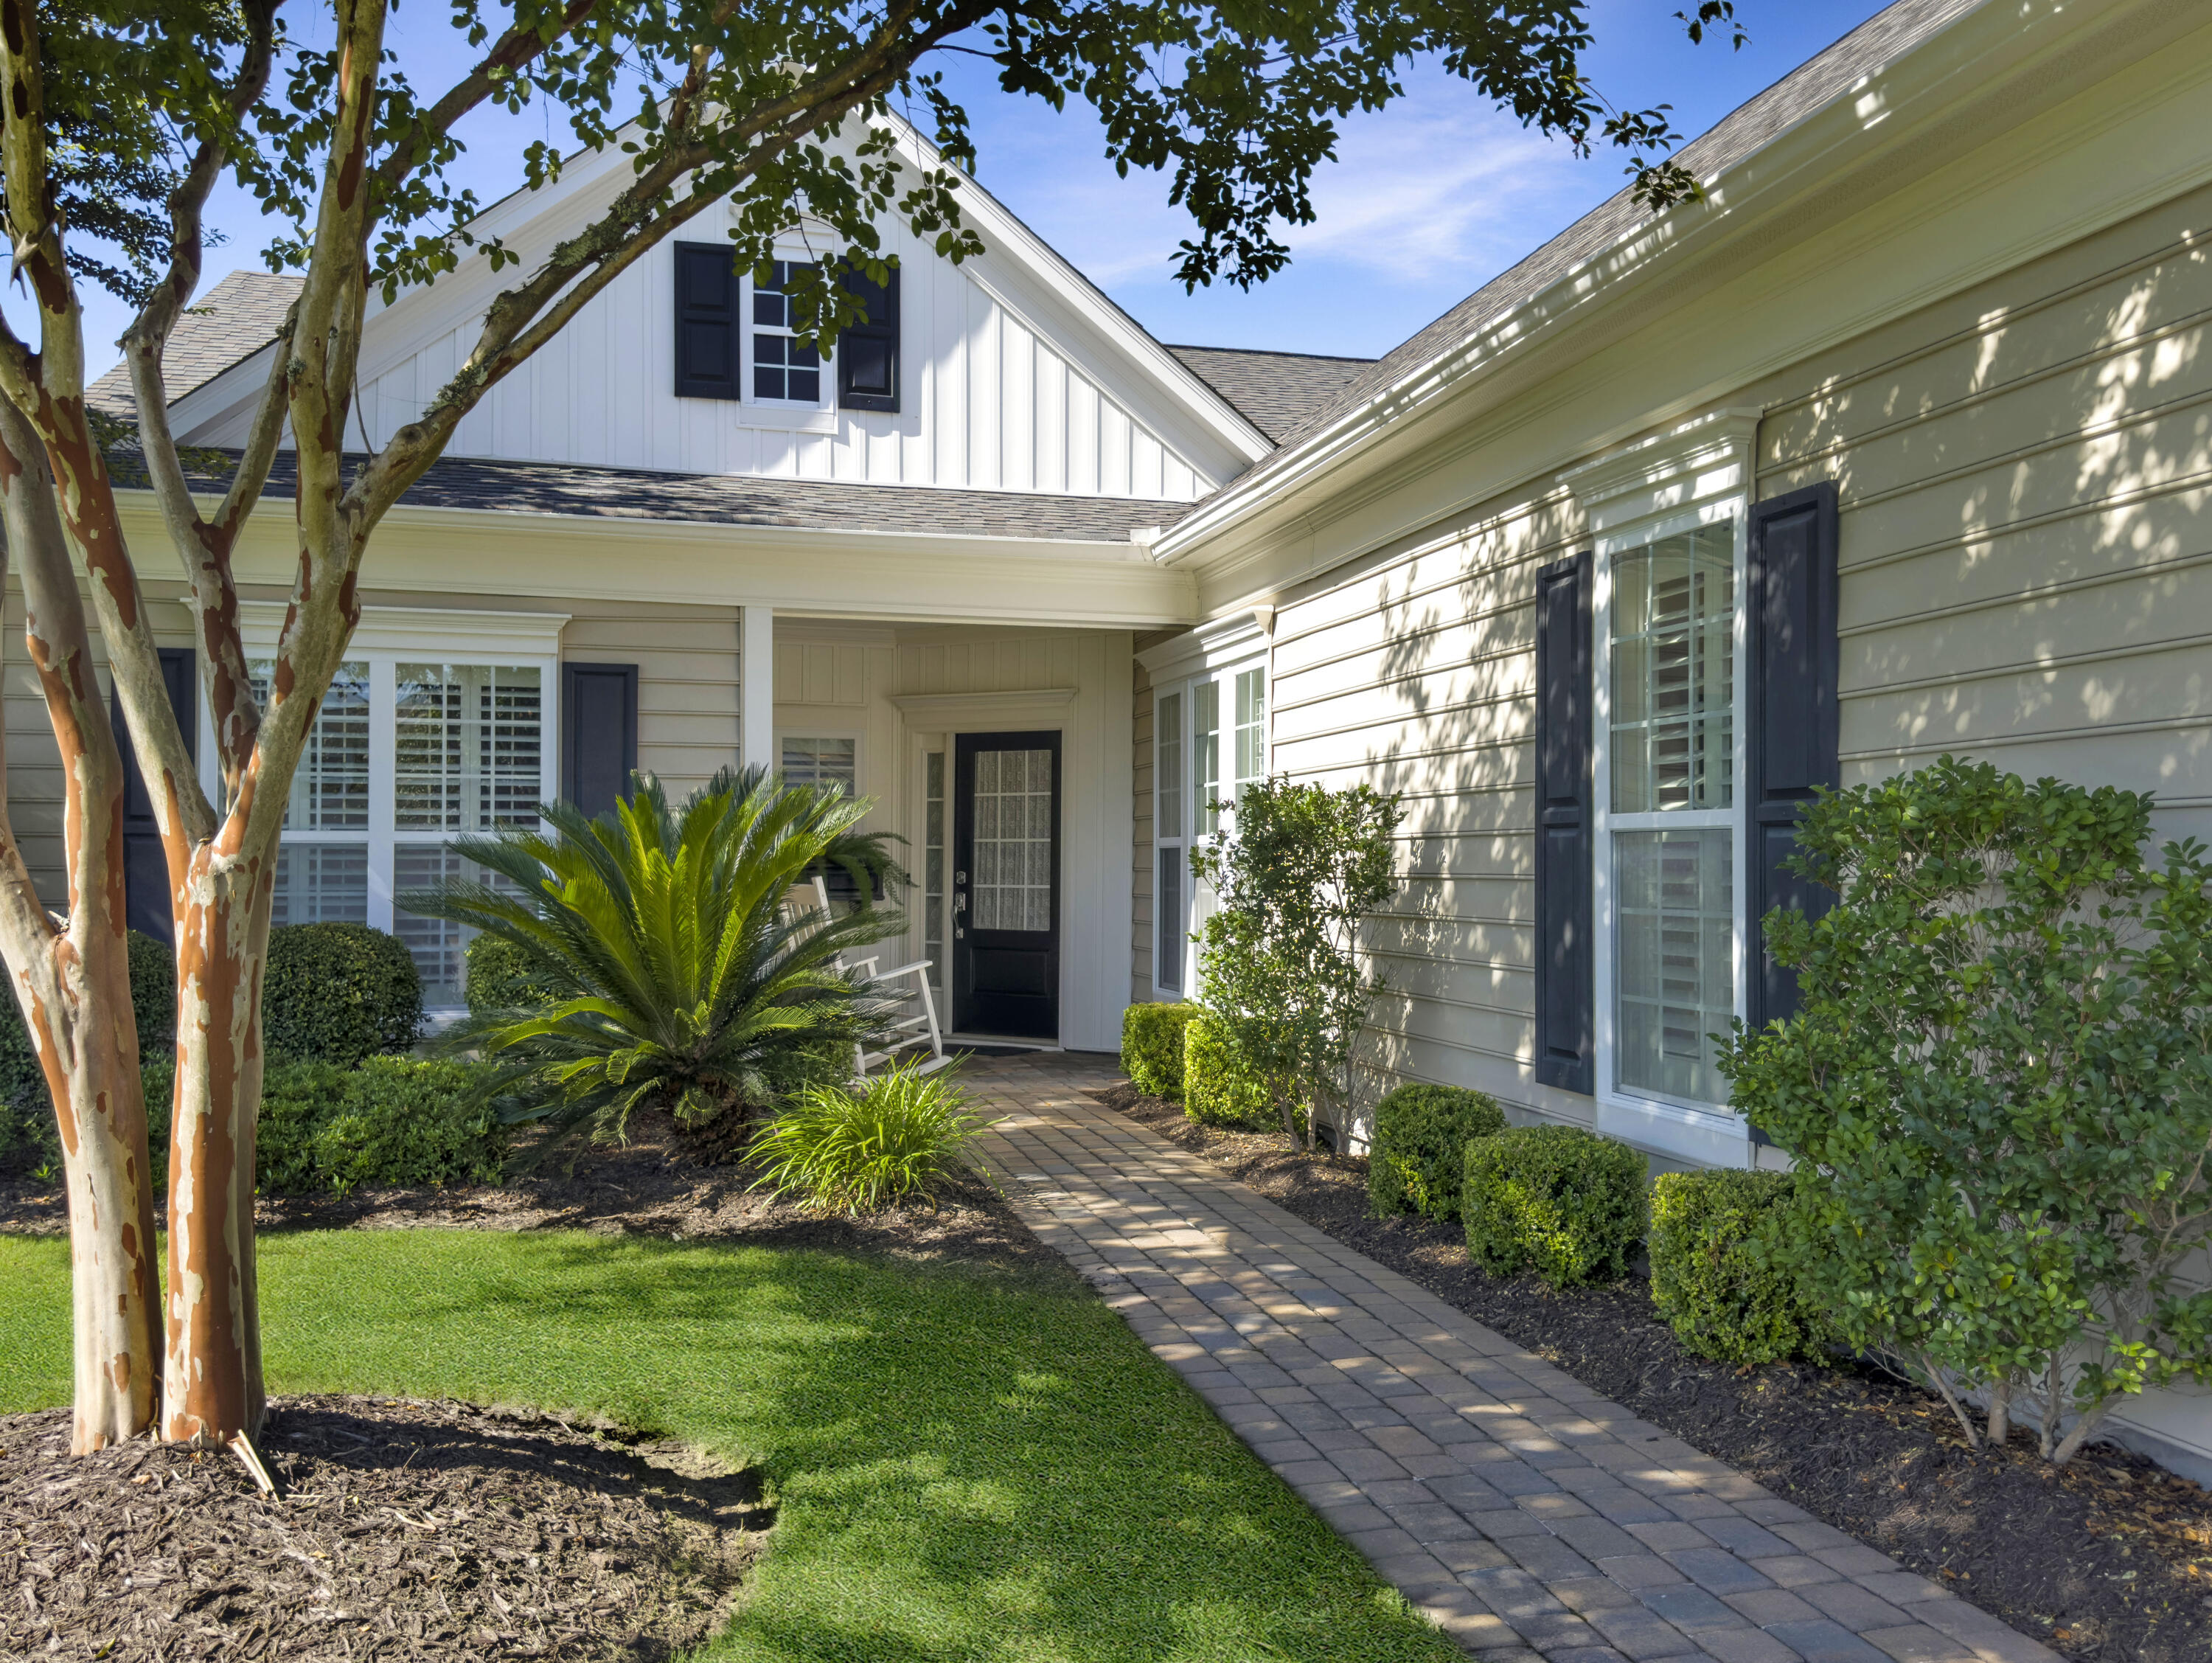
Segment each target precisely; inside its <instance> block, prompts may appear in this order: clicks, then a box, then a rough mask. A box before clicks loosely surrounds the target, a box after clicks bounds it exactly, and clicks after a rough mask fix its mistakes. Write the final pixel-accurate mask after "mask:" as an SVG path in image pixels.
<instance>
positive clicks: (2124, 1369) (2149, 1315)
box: [1718, 757, 2212, 1463]
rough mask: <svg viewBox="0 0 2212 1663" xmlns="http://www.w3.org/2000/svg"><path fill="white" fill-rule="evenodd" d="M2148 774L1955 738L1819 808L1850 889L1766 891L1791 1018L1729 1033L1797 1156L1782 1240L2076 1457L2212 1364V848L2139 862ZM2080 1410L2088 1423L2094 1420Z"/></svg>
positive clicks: (1729, 1064)
mask: <svg viewBox="0 0 2212 1663" xmlns="http://www.w3.org/2000/svg"><path fill="white" fill-rule="evenodd" d="M2151 807H2152V804H2151V799H2150V797H2149V796H2148V795H2147V794H2143V793H2138V792H2131V791H2119V790H2115V789H2112V788H2110V787H2102V788H2100V789H2096V790H2090V789H2086V788H2084V787H2081V786H2078V785H2070V784H2066V783H2062V782H2060V781H2057V780H2053V779H2043V780H2039V781H2037V782H2036V783H2033V785H2031V784H2028V783H2026V782H2024V781H2023V780H2021V778H2020V777H2018V776H2016V775H2012V774H2005V773H2001V772H2000V771H1998V770H1996V768H1994V767H1992V766H1990V764H1986V763H1973V764H1969V763H1962V762H1956V761H1954V760H1953V759H1951V758H1948V757H1947V758H1943V759H1942V761H1940V762H1938V763H1936V764H1935V765H1934V766H1932V767H1929V768H1927V769H1923V770H1921V771H1918V772H1917V773H1912V774H1906V775H1901V776H1899V777H1896V778H1893V779H1889V780H1885V781H1883V782H1881V783H1879V784H1875V785H1867V786H1859V787H1855V788H1854V789H1850V790H1848V791H1842V792H1838V793H1836V794H1834V795H1831V796H1828V797H1826V799H1824V800H1823V801H1820V803H1818V804H1817V805H1816V806H1815V807H1814V808H1813V809H1812V810H1811V811H1810V812H1809V813H1808V815H1807V816H1806V818H1805V819H1804V820H1803V822H1802V824H1801V825H1800V827H1799V830H1798V834H1797V845H1798V851H1799V852H1798V854H1797V855H1796V856H1794V857H1793V864H1794V865H1795V867H1796V869H1797V870H1798V871H1799V872H1800V873H1801V874H1803V875H1805V876H1808V877H1810V878H1812V879H1814V880H1817V881H1818V882H1820V883H1821V884H1824V885H1826V886H1827V888H1829V889H1830V890H1832V891H1833V892H1834V893H1835V896H1836V899H1835V901H1834V904H1833V905H1832V906H1830V907H1829V909H1828V910H1827V911H1826V913H1825V914H1823V915H1822V916H1821V917H1820V918H1819V919H1817V920H1810V921H1808V919H1807V918H1806V917H1804V916H1803V915H1802V913H1798V912H1794V911H1779V910H1778V911H1774V912H1771V913H1769V914H1768V915H1767V917H1766V919H1765V931H1766V941H1767V948H1768V951H1769V952H1770V953H1771V954H1772V956H1773V958H1774V959H1775V961H1776V962H1777V963H1778V964H1781V965H1784V966H1789V967H1790V968H1792V969H1794V970H1796V972H1797V975H1798V984H1799V995H1800V1008H1799V1011H1798V1014H1796V1016H1794V1017H1791V1018H1790V1019H1789V1020H1786V1021H1782V1022H1776V1023H1771V1024H1769V1025H1768V1026H1766V1027H1765V1028H1763V1029H1759V1030H1753V1029H1750V1028H1747V1027H1745V1026H1742V1025H1741V1024H1740V1023H1739V1024H1738V1025H1737V1026H1736V1027H1735V1033H1734V1034H1733V1037H1732V1038H1730V1039H1729V1040H1728V1041H1727V1043H1725V1044H1723V1045H1722V1046H1721V1048H1720V1051H1719V1053H1718V1057H1719V1062H1720V1067H1721V1070H1722V1072H1723V1074H1724V1075H1727V1076H1728V1078H1729V1081H1731V1082H1732V1084H1733V1086H1734V1088H1735V1106H1737V1107H1738V1108H1739V1109H1741V1111H1742V1112H1744V1113H1745V1114H1746V1115H1747V1116H1748V1117H1749V1118H1750V1120H1751V1123H1752V1124H1753V1125H1754V1126H1757V1127H1759V1129H1760V1130H1763V1131H1765V1133H1766V1134H1767V1135H1768V1136H1770V1137H1771V1138H1772V1139H1773V1140H1774V1141H1775V1142H1777V1143H1778V1144H1780V1145H1781V1146H1782V1147H1783V1148H1785V1149H1788V1150H1789V1151H1790V1153H1791V1154H1793V1155H1794V1156H1795V1157H1796V1167H1795V1180H1794V1185H1793V1197H1792V1205H1791V1207H1790V1209H1789V1211H1788V1214H1787V1217H1786V1223H1787V1228H1786V1229H1785V1230H1784V1232H1783V1234H1782V1236H1781V1240H1780V1245H1779V1247H1778V1254H1779V1258H1778V1264H1780V1265H1781V1266H1782V1268H1784V1269H1785V1270H1788V1271H1789V1272H1790V1274H1792V1275H1794V1276H1796V1278H1797V1279H1798V1281H1799V1282H1800V1284H1801V1287H1802V1292H1803V1294H1804V1297H1805V1298H1806V1299H1807V1300H1808V1301H1809V1302H1810V1303H1811V1304H1812V1305H1814V1307H1818V1308H1819V1309H1820V1310H1821V1311H1822V1312H1823V1313H1825V1314H1826V1315H1827V1316H1828V1317H1830V1318H1831V1319H1832V1320H1833V1321H1834V1322H1835V1324H1836V1325H1837V1327H1838V1331H1839V1337H1840V1338H1841V1339H1842V1340H1843V1341H1844V1343H1846V1344H1848V1345H1850V1346H1852V1347H1854V1348H1855V1349H1860V1350H1864V1351H1872V1352H1878V1353H1882V1354H1886V1355H1889V1356H1891V1357H1893V1358H1896V1359H1898V1360H1899V1361H1901V1362H1903V1363H1905V1364H1906V1365H1908V1366H1909V1367H1911V1368H1913V1369H1914V1370H1915V1371H1916V1372H1917V1374H1919V1375H1920V1376H1921V1378H1922V1379H1923V1380H1925V1381H1926V1382H1927V1383H1928V1385H1929V1386H1930V1387H1931V1388H1932V1389H1934V1390H1935V1391H1936V1392H1940V1393H1942V1396H1943V1397H1944V1398H1946V1399H1947V1400H1948V1403H1949V1404H1950V1406H1951V1409H1952V1411H1953V1413H1954V1415H1955V1416H1957V1417H1958V1421H1959V1424H1960V1428H1962V1429H1963V1430H1964V1432H1965V1434H1966V1441H1967V1442H1968V1443H1969V1444H1970V1445H1974V1446H1978V1445H1979V1443H1980V1441H1981V1434H1980V1433H1979V1432H1978V1430H1977V1428H1976V1427H1975V1425H1974V1422H1973V1420H1972V1417H1971V1416H1969V1415H1968V1414H1967V1412H1966V1404H1965V1401H1964V1399H1965V1398H1966V1395H1967V1393H1968V1392H1980V1393H1981V1394H1983V1395H1984V1398H1985V1399H1986V1401H1987V1403H1988V1405H1989V1407H1988V1419H1987V1422H1986V1428H1987V1436H1988V1438H1989V1441H1990V1442H1991V1443H1993V1444H2002V1442H2003V1441H2004V1440H2005V1438H2006V1436H2007V1435H2008V1431H2009V1428H2010V1425H2011V1421H2012V1417H2013V1411H2014V1408H2015V1404H2021V1403H2023V1402H2024V1401H2025V1400H2026V1399H2027V1398H2028V1397H2030V1396H2031V1395H2033V1397H2034V1398H2038V1399H2039V1400H2040V1401H2039V1410H2040V1422H2041V1425H2040V1428H2039V1431H2040V1443H2041V1447H2042V1451H2043V1453H2044V1454H2045V1456H2046V1457H2047V1458H2049V1459H2051V1461H2053V1462H2054V1463H2063V1462H2064V1461H2065V1460H2067V1459H2069V1457H2071V1456H2072V1455H2073V1453H2075V1451H2076V1450H2078V1449H2079V1448H2080V1447H2081V1446H2082V1444H2083V1443H2084V1442H2085V1441H2087V1439H2088V1438H2089V1437H2090V1436H2091V1435H2093V1434H2094V1433H2095V1431H2096V1430H2097V1428H2099V1426H2100V1425H2101V1424H2102V1423H2103V1422H2104V1420H2105V1417H2106V1416H2107V1415H2108V1414H2110V1413H2111V1411H2112V1408H2113V1406H2114V1405H2115V1404H2118V1403H2119V1402H2121V1401H2122V1400H2123V1399H2124V1398H2129V1397H2132V1396H2134V1395H2136V1394H2137V1393H2140V1392H2143V1391H2145V1390H2146V1389H2148V1388H2149V1387H2153V1386H2167V1385H2170V1384H2172V1383H2173V1382H2175V1381H2179V1380H2191V1381H2197V1382H2204V1381H2208V1380H2212V1293H2208V1292H2203V1291H2200V1290H2199V1288H2197V1285H2196V1284H2195V1282H2193V1281H2192V1280H2191V1279H2189V1278H2187V1277H2186V1276H2185V1270H2187V1268H2188V1266H2189V1264H2190V1262H2191V1260H2192V1259H2193V1258H2195V1257H2196V1256H2197V1255H2198V1254H2200V1253H2202V1252H2203V1250H2204V1248H2205V1247H2206V1246H2207V1245H2208V1243H2212V1186H2208V1185H2207V1183H2206V1178H2207V1173H2206V1166H2207V1159H2208V1155H2212V896H2208V893H2207V886H2208V883H2209V882H2212V863H2208V862H2207V861H2206V859H2205V852H2204V850H2203V847H2202V846H2201V845H2199V844H2196V843H2194V842H2188V843H2176V844H2166V847H2165V850H2164V864H2163V867H2162V868H2153V867H2152V866H2151V864H2150V863H2149V862H2147V861H2146V860H2145V858H2144V856H2143V848H2144V844H2145V840H2146V838H2147V837H2148V833H2149V830H2150V813H2151ZM2069 1422H2070V1425H2069Z"/></svg>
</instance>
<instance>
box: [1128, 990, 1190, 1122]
mask: <svg viewBox="0 0 2212 1663" xmlns="http://www.w3.org/2000/svg"><path fill="white" fill-rule="evenodd" d="M1204 1014H1205V1010H1204V1008H1202V1007H1200V1006H1198V1005H1190V1004H1179V1005H1131V1006H1130V1007H1129V1008H1127V1010H1125V1011H1123V1012H1122V1013H1121V1071H1122V1072H1123V1073H1124V1074H1126V1075H1128V1076H1129V1083H1130V1084H1132V1085H1133V1086H1134V1087H1136V1088H1137V1089H1138V1090H1139V1091H1140V1092H1142V1093H1145V1095H1146V1096H1147V1097H1161V1098H1165V1099H1166V1100H1168V1101H1169V1102H1170V1103H1180V1102H1182V1044H1183V1040H1182V1033H1183V1030H1184V1029H1185V1028H1186V1027H1188V1026H1190V1023H1191V1020H1192V1019H1193V1018H1194V1017H1198V1016H1202V1015H1204Z"/></svg>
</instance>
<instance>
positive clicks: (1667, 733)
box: [1611, 526, 1735, 814]
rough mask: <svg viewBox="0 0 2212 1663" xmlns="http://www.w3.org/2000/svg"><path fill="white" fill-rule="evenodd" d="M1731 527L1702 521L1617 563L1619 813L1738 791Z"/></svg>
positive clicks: (1710, 801)
mask: <svg viewBox="0 0 2212 1663" xmlns="http://www.w3.org/2000/svg"><path fill="white" fill-rule="evenodd" d="M1612 635H1613V639H1612V643H1611V653H1612V663H1611V671H1612V682H1611V685H1612V690H1613V715H1612V732H1611V741H1612V752H1613V813H1616V814H1644V813H1658V812H1662V811H1664V810H1667V809H1713V808H1726V807H1729V804H1730V802H1731V801H1733V798H1734V783H1735V782H1734V777H1733V774H1734V770H1733V767H1732V765H1731V764H1732V758H1733V756H1734V749H1735V732H1734V727H1735V724H1734V710H1735V529H1734V527H1730V526H1717V527H1700V528H1699V529H1698V530H1696V531H1691V532H1684V533H1681V534H1680V536H1676V537H1669V538H1666V539H1662V540H1661V541H1659V542H1656V543H1654V544H1651V545H1649V546H1648V547H1645V548H1641V549H1635V550H1632V551H1629V552H1628V553H1626V554H1620V555H1616V556H1615V557H1613V626H1612Z"/></svg>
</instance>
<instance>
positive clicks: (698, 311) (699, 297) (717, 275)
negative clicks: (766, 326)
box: [676, 242, 744, 399]
mask: <svg viewBox="0 0 2212 1663" xmlns="http://www.w3.org/2000/svg"><path fill="white" fill-rule="evenodd" d="M736 259H737V254H736V253H735V251H734V250H733V249H732V247H731V246H730V245H729V244H728V243H706V242H679V243H678V244H677V245H676V396H677V397H678V398H679V399H735V398H738V396H740V394H741V393H742V390H743V388H744V375H743V371H742V368H741V366H740V364H739V361H738V360H739V351H738V346H739V343H740V341H741V340H742V339H743V338H744V330H743V328H742V327H741V326H740V320H739V318H738V273H737V269H736V266H735V265H734V261H735V260H736Z"/></svg>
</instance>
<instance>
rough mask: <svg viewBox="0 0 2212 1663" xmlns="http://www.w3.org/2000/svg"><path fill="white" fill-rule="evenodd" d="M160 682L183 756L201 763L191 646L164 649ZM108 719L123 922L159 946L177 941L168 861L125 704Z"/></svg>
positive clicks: (112, 707) (115, 702) (111, 706)
mask: <svg viewBox="0 0 2212 1663" xmlns="http://www.w3.org/2000/svg"><path fill="white" fill-rule="evenodd" d="M159 650H160V652H161V679H162V681H163V682H164V683H166V684H167V687H168V690H169V708H170V709H171V710H174V711H175V712H176V713H177V725H178V726H179V727H180V728H183V729H184V734H185V755H186V756H188V757H191V758H192V759H193V760H194V761H196V762H197V760H198V758H199V748H200V724H199V722H198V720H197V716H196V715H195V714H194V713H195V712H196V711H197V710H198V709H199V704H198V700H197V697H195V694H194V691H193V683H194V682H195V681H196V680H197V679H198V674H199V660H198V657H197V655H196V654H195V653H194V652H193V650H192V649H191V648H190V647H163V648H161V649H159ZM108 716H109V720H110V721H111V722H113V723H114V726H115V745H116V748H117V749H118V750H119V751H121V752H123V917H124V921H125V923H128V924H129V925H130V926H131V929H136V930H140V931H142V932H143V933H144V934H146V935H151V936H152V937H154V939H155V941H173V940H174V939H175V937H174V935H173V923H172V920H171V917H170V913H169V862H168V856H167V855H165V854H164V853H163V852H162V850H161V827H160V826H159V825H155V821H154V798H153V795H152V793H150V792H149V791H148V790H147V789H146V780H145V777H144V776H143V775H142V774H141V773H139V771H138V757H137V752H135V751H133V750H132V749H131V730H130V728H129V727H128V726H127V725H125V722H124V720H123V701H122V700H121V699H119V698H113V697H111V698H110V700H109V702H108Z"/></svg>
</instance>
